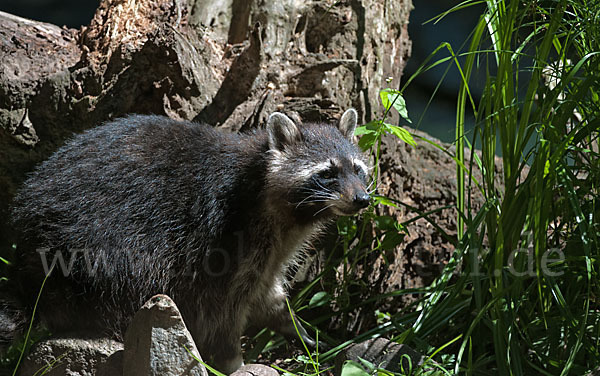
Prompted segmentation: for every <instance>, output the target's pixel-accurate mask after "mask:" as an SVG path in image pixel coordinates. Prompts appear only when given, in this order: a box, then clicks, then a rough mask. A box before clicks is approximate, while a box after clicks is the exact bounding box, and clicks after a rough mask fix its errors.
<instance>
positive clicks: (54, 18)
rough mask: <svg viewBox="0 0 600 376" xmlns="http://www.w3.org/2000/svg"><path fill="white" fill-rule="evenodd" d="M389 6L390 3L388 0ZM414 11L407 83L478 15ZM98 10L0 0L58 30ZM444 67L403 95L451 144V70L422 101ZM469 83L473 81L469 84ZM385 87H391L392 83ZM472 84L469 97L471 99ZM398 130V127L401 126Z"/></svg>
mask: <svg viewBox="0 0 600 376" xmlns="http://www.w3.org/2000/svg"><path fill="white" fill-rule="evenodd" d="M391 1H393V0H391ZM413 4H414V10H413V11H412V13H411V15H410V24H409V36H410V39H411V40H412V56H411V58H410V59H409V61H408V65H407V67H406V69H405V71H404V76H403V80H407V79H408V78H409V77H410V76H411V75H412V74H413V73H414V72H415V70H416V69H417V68H418V67H419V65H421V63H422V62H423V61H424V60H425V59H426V58H427V56H429V54H431V52H432V51H434V50H435V49H436V48H437V47H438V46H439V45H440V44H441V43H442V42H449V43H450V44H451V45H452V48H453V50H454V51H455V52H456V53H458V51H459V50H461V46H463V44H464V43H465V40H467V38H468V36H469V33H470V32H471V30H472V29H473V27H474V25H475V24H476V22H477V20H478V19H479V15H480V14H481V9H482V8H481V7H470V8H467V9H463V10H460V11H459V12H458V13H454V14H450V15H449V16H447V17H446V18H444V19H443V20H441V21H440V22H437V23H436V24H434V23H433V22H429V23H426V21H428V20H430V19H431V18H433V17H435V16H436V15H438V14H441V13H443V12H444V11H446V10H448V9H450V8H451V7H452V6H454V5H456V4H457V2H456V1H450V0H413ZM97 6H98V0H0V10H1V11H4V12H7V13H12V14H15V15H18V16H21V17H26V18H31V19H34V20H37V21H44V22H49V23H53V24H55V25H59V26H63V25H65V26H67V27H70V28H76V29H78V28H80V27H81V26H82V25H87V24H88V23H89V22H90V20H91V18H92V16H93V14H94V11H95V10H96V8H97ZM448 55H449V54H448V52H447V50H446V49H444V50H441V51H440V52H439V53H438V55H437V57H436V58H434V59H433V60H432V61H435V60H437V59H441V58H443V57H445V56H448ZM446 68H447V64H443V65H441V66H440V67H437V68H435V69H433V70H430V71H428V72H427V73H425V74H422V75H420V76H419V77H418V78H417V79H416V80H415V81H413V82H412V83H411V85H410V86H409V87H408V88H407V90H406V91H405V93H404V97H405V99H406V103H407V106H408V113H409V116H410V118H411V119H412V121H413V123H412V125H411V126H412V127H414V128H417V129H420V130H423V131H425V132H427V133H429V134H431V135H433V136H435V137H437V138H440V139H441V140H442V141H445V142H452V141H454V126H455V125H454V124H455V117H456V96H457V93H458V89H459V86H460V80H459V75H458V71H457V70H456V68H455V67H454V66H452V67H451V68H450V70H449V71H448V72H447V74H446V77H445V79H444V81H443V82H442V85H441V86H440V87H439V89H438V91H437V94H436V95H435V97H434V98H433V99H432V100H431V103H430V104H429V106H428V107H427V104H428V101H429V100H430V98H431V96H432V94H433V93H434V91H435V87H436V86H437V85H438V83H439V82H440V80H441V79H442V77H443V75H444V72H445V71H446ZM474 81H475V83H476V81H477V80H474ZM391 86H394V87H397V86H398V83H392V84H391ZM476 86H477V85H476V84H475V85H474V87H473V88H472V90H474V91H475V92H474V94H475V96H477V95H476V94H477V87H476ZM403 125H404V124H403ZM472 127H473V119H472V118H468V119H467V125H466V128H467V129H471V128H472Z"/></svg>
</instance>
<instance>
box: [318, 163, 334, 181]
mask: <svg viewBox="0 0 600 376" xmlns="http://www.w3.org/2000/svg"><path fill="white" fill-rule="evenodd" d="M337 173H338V171H337V167H335V166H331V167H329V168H327V169H325V170H323V171H320V172H319V177H321V178H322V179H333V178H335V177H336V176H337Z"/></svg>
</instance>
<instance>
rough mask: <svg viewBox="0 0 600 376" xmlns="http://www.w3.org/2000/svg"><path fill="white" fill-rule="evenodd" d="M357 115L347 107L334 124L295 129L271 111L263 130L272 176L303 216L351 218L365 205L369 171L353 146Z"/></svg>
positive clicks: (290, 123) (289, 120)
mask: <svg viewBox="0 0 600 376" xmlns="http://www.w3.org/2000/svg"><path fill="white" fill-rule="evenodd" d="M356 122H357V114H356V111H355V110H353V109H350V110H348V111H346V112H345V113H344V115H342V118H341V120H340V122H339V124H338V126H337V127H336V126H334V125H327V124H306V125H304V126H296V124H294V122H293V121H292V120H291V119H289V118H288V117H287V116H285V115H283V114H280V113H274V114H272V115H271V117H270V118H269V122H268V124H267V132H268V136H269V147H270V149H271V150H270V151H271V153H272V154H271V155H272V156H273V160H272V168H271V176H272V179H274V180H276V181H277V183H276V184H278V185H280V186H285V187H287V190H286V195H287V196H288V197H287V201H288V202H289V203H290V204H292V205H294V210H295V211H296V212H297V214H300V215H302V216H306V217H308V218H317V217H319V218H320V217H324V216H332V215H352V214H355V213H357V212H358V211H360V210H361V209H363V208H365V207H367V206H368V205H369V203H370V195H369V193H368V191H367V190H368V180H369V168H368V166H367V163H366V161H365V159H364V157H363V156H362V154H361V153H360V151H359V149H358V147H357V146H356V145H355V143H354V129H355V128H356Z"/></svg>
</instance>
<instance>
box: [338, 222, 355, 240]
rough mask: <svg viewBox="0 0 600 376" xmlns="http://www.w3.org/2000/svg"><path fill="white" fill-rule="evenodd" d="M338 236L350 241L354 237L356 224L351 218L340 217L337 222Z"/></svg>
mask: <svg viewBox="0 0 600 376" xmlns="http://www.w3.org/2000/svg"><path fill="white" fill-rule="evenodd" d="M337 229H338V234H340V235H341V236H343V237H345V238H347V239H352V238H353V237H354V236H355V235H356V222H355V221H354V218H352V217H340V218H338V220H337Z"/></svg>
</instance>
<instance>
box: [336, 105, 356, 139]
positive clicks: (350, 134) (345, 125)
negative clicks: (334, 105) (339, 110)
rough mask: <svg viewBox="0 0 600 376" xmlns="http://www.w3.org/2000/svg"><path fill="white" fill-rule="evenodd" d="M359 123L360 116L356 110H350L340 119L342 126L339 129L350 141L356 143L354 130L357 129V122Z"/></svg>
mask: <svg viewBox="0 0 600 376" xmlns="http://www.w3.org/2000/svg"><path fill="white" fill-rule="evenodd" d="M357 121H358V114H357V113H356V110H355V109H353V108H350V109H348V110H346V112H344V114H343V115H342V117H341V118H340V124H339V125H338V128H339V129H340V132H342V135H344V137H346V138H347V139H348V140H350V141H354V130H355V129H356V122H357Z"/></svg>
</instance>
